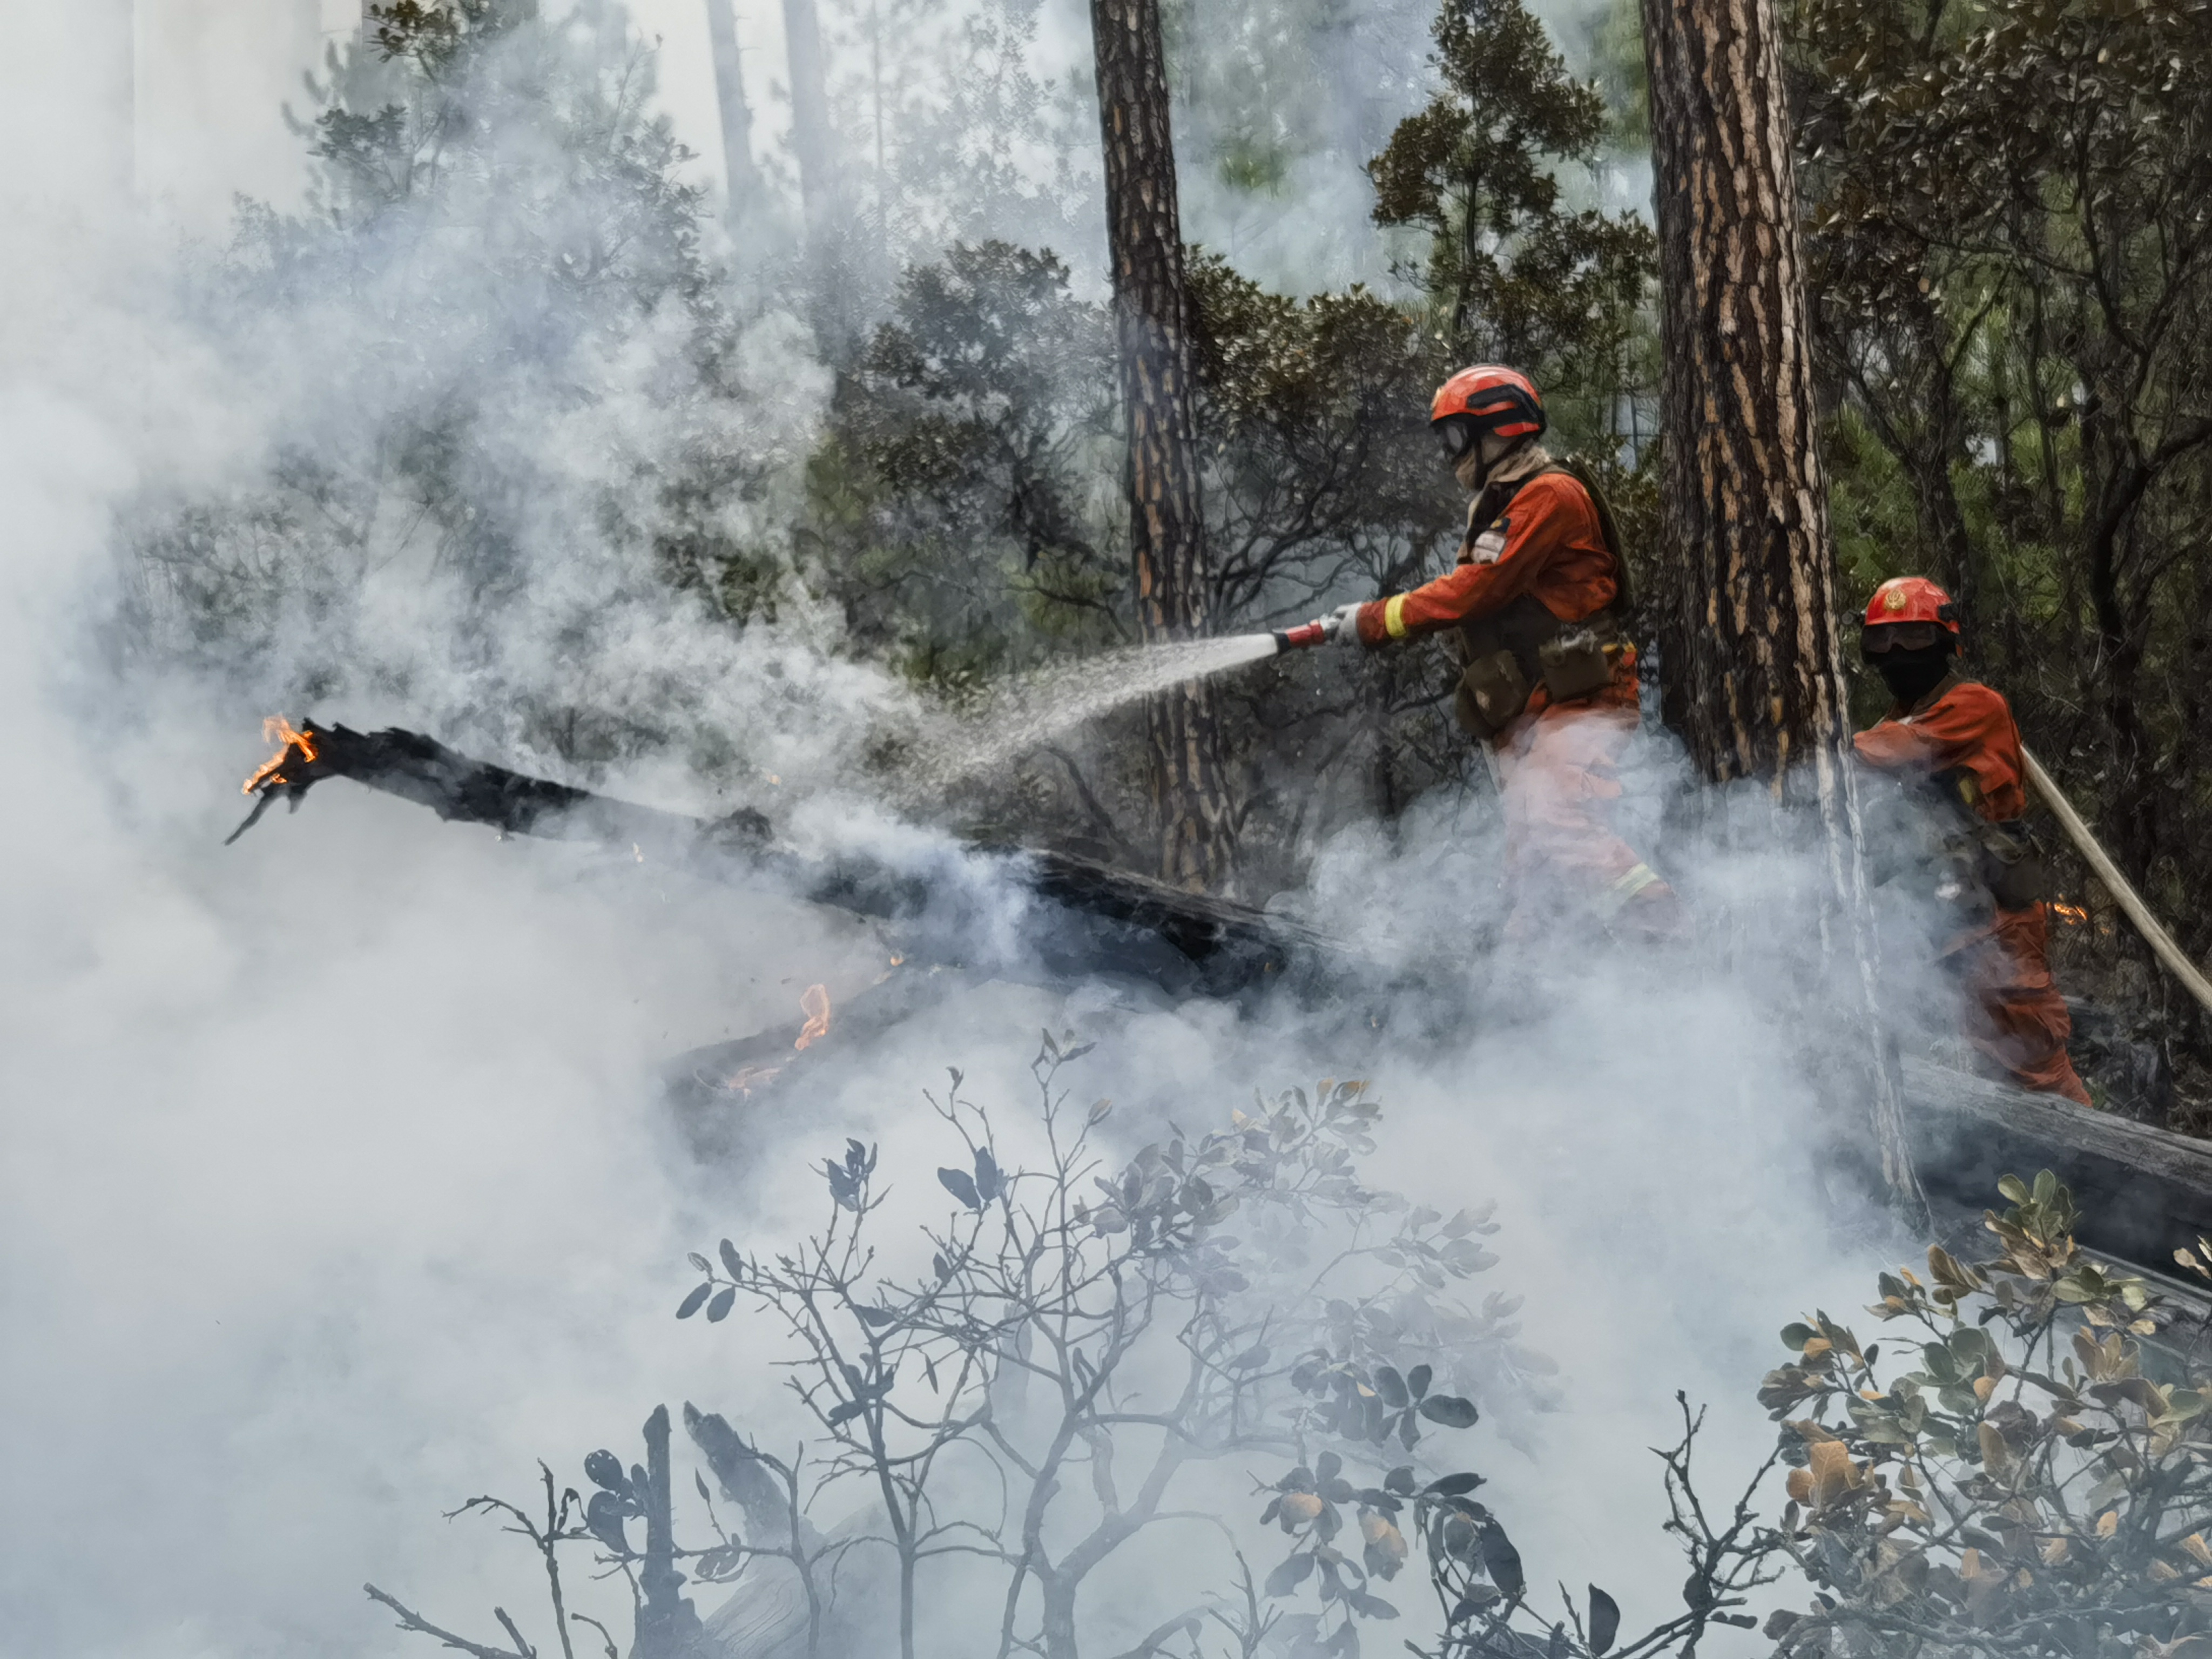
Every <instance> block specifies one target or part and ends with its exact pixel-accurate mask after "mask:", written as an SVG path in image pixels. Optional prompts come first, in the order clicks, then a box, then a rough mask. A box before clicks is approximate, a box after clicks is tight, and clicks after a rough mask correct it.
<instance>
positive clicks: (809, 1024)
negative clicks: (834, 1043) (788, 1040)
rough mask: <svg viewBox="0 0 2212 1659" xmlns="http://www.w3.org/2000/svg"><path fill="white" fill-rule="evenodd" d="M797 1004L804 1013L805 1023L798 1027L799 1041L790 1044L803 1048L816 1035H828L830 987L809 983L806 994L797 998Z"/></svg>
mask: <svg viewBox="0 0 2212 1659" xmlns="http://www.w3.org/2000/svg"><path fill="white" fill-rule="evenodd" d="M799 1007H800V1008H802V1009H804V1010H805V1013H806V1024H805V1025H803V1026H801V1027H800V1028H799V1041H798V1042H794V1043H793V1044H792V1045H791V1046H792V1047H793V1048H805V1047H806V1045H807V1044H808V1043H810V1042H813V1041H814V1040H815V1038H817V1037H825V1036H829V987H828V986H826V985H810V986H808V987H806V994H805V995H804V996H802V997H800V998H799Z"/></svg>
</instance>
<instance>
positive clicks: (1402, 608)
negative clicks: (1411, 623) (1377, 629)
mask: <svg viewBox="0 0 2212 1659" xmlns="http://www.w3.org/2000/svg"><path fill="white" fill-rule="evenodd" d="M1383 632H1384V633H1385V634H1388V635H1389V636H1390V637H1391V638H1392V639H1394V640H1402V639H1404V638H1405V637H1406V596H1405V595H1404V594H1403V593H1393V594H1392V595H1391V596H1390V597H1389V599H1385V600H1383Z"/></svg>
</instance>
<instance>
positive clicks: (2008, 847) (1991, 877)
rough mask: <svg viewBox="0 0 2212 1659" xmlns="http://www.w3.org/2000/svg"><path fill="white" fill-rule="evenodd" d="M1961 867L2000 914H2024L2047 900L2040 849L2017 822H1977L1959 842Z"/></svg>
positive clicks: (2046, 874)
mask: <svg viewBox="0 0 2212 1659" xmlns="http://www.w3.org/2000/svg"><path fill="white" fill-rule="evenodd" d="M1959 839H1960V847H1959V851H1960V854H1961V855H1962V857H1961V860H1960V861H1961V863H1962V864H1966V865H1968V866H1971V868H1972V874H1973V879H1974V881H1975V883H1976V884H1978V886H1979V887H1980V888H1981V889H1982V890H1983V891H1984V892H1986V893H1987V894H1988V895H1989V896H1990V899H1991V901H1992V902H1995V904H1996V908H1998V909H2000V910H2025V909H2026V908H2027V907H2028V906H2029V905H2031V904H2034V903H2038V902H2040V901H2041V900H2042V899H2044V898H2045V897H2046V896H2049V894H2050V891H2051V878H2050V875H2049V872H2047V871H2046V869H2045V866H2044V861H2043V848H2041V847H2039V846H2038V845H2037V844H2036V840H2035V837H2034V836H2032V835H2030V834H2029V833H2028V829H2027V823H2025V821H2023V820H2021V819H2020V818H2013V819H2011V820H2009V821H2008V822H2006V823H1990V822H1989V821H1988V820H1987V819H1986V818H1977V819H1975V821H1974V826H1973V828H1972V829H1969V830H1967V831H1966V834H1965V835H1963V836H1960V838H1959Z"/></svg>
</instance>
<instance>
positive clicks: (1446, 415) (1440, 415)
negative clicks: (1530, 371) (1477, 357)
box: [1429, 363, 1545, 456]
mask: <svg viewBox="0 0 2212 1659" xmlns="http://www.w3.org/2000/svg"><path fill="white" fill-rule="evenodd" d="M1429 426H1430V428H1431V429H1432V430H1433V431H1435V432H1436V434H1437V435H1438V436H1439V437H1440V438H1441V439H1443V446H1444V448H1445V449H1446V450H1447V451H1448V452H1449V453H1451V454H1453V455H1455V456H1458V455H1464V454H1465V453H1467V452H1468V450H1470V449H1472V448H1474V441H1475V439H1476V438H1477V437H1479V436H1482V435H1492V436H1495V437H1499V438H1533V437H1534V436H1535V435H1537V434H1538V433H1540V432H1541V431H1542V430H1543V429H1544V426H1545V421H1544V399H1543V397H1542V395H1541V393H1539V392H1537V390H1536V387H1535V384H1534V382H1533V381H1531V380H1529V379H1528V376H1527V375H1525V374H1522V373H1521V371H1520V370H1518V369H1515V368H1506V367H1505V366H1504V365H1503V364H1502V363H1477V364H1476V365H1475V366H1474V368H1462V370H1460V372H1459V373H1458V374H1455V375H1453V376H1452V377H1451V379H1449V380H1446V381H1445V382H1444V383H1443V385H1442V386H1438V387H1437V395H1436V398H1435V399H1434V400H1433V401H1432V402H1431V404H1430V405H1429Z"/></svg>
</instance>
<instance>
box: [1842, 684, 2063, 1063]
mask: <svg viewBox="0 0 2212 1659" xmlns="http://www.w3.org/2000/svg"><path fill="white" fill-rule="evenodd" d="M1851 742H1852V744H1854V745H1855V746H1856V747H1857V750H1858V755H1859V758H1860V759H1861V760H1862V761H1864V762H1865V763H1867V764H1868V765H1869V766H1872V767H1875V768H1877V769H1880V770H1881V771H1885V772H1910V773H1918V774H1922V775H1934V774H1936V773H1938V772H1951V771H1955V772H1958V773H1960V775H1962V776H1963V777H1965V778H1967V779H1971V780H1972V788H1971V789H1970V790H1967V791H1966V792H1965V793H1966V794H1967V795H1968V796H1970V797H1971V799H1972V805H1973V809H1974V811H1976V812H1978V813H1979V814H1980V815H1981V816H1982V817H1984V818H1987V819H1988V820H1990V822H1991V823H2005V822H2007V821H2008V820H2009V819H2012V818H2016V817H2020V816H2021V814H2023V813H2024V812H2026V811H2027V790H2026V788H2025V787H2024V785H2023V780H2024V779H2025V777H2026V775H2027V765H2026V763H2024V762H2023V761H2022V760H2021V744H2020V727H2019V726H2017V725H2015V723H2014V721H2013V717H2012V708H2011V705H2010V704H2008V703H2007V702H2005V700H2004V698H2003V697H2002V696H2001V695H2000V694H1999V693H1997V692H1996V691H1993V690H1990V688H1989V687H1988V686H1986V685H1980V684H1976V683H1975V682H1974V681H1972V680H1961V679H1955V678H1954V679H1948V680H1946V681H1944V682H1943V684H1941V685H1939V686H1937V687H1936V690H1933V691H1931V692H1929V694H1928V696H1926V697H1924V698H1923V699H1922V701H1921V702H1920V703H1919V704H1918V705H1917V706H1916V707H1914V708H1910V709H1907V708H1892V709H1891V710H1890V712H1889V713H1888V714H1887V715H1885V716H1884V717H1883V718H1882V720H1881V722H1880V723H1879V724H1878V725H1876V726H1873V727H1872V728H1870V729H1869V730H1868V731H1864V732H1860V733H1858V735H1857V736H1856V737H1855V738H1852V739H1851ZM2049 926H2050V922H2049V917H2048V913H2047V912H2046V911H2045V908H2044V907H2043V906H2042V905H2041V904H2031V905H2028V906H2027V907H2026V908H2022V909H2018V910H2003V909H2001V910H1999V911H1997V912H1996V917H1995V919H1994V920H1993V921H1991V922H1990V925H1989V926H1988V927H1983V928H1978V929H1976V930H1974V931H1973V932H1972V933H1968V934H1966V936H1964V937H1963V938H1960V939H1954V941H1952V943H1951V945H1949V946H1948V948H1947V949H1946V951H1945V952H1944V954H1945V955H1946V956H1948V957H1953V958H1954V960H1955V961H1956V962H1957V963H1958V964H1959V968H1960V973H1961V974H1962V975H1963V976H1964V978H1965V980H1966V987H1967V988H1968V990H1969V991H1970V992H1971V993H1972V995H1973V999H1974V1001H1975V1003H1976V1004H1977V1005H1978V1010H1977V1012H1978V1018H1976V1019H1975V1020H1974V1021H1973V1022H1972V1024H1971V1026H1970V1029H1969V1031H1968V1035H1969V1036H1971V1037H1972V1040H1973V1042H1975V1044H1976V1045H1977V1046H1978V1047H1979V1048H1981V1049H1983V1050H1984V1052H1985V1053H1987V1054H1990V1056H1991V1057H1992V1058H1994V1059H1995V1060H1997V1061H1998V1062H1999V1063H2000V1064H2002V1066H2004V1067H2005V1068H2006V1069H2007V1070H2008V1071H2009V1072H2010V1073H2012V1074H2013V1077H2014V1078H2015V1080H2017V1081H2018V1082H2020V1083H2021V1084H2022V1085H2025V1086H2026V1087H2027V1088H2030V1089H2039V1090H2043V1091H2047V1092H2050V1093H2052V1094H2060V1095H2064V1096H2065V1097H2067V1098H2068V1099H2069V1100H2073V1101H2076V1102H2079V1103H2081V1104H2082V1105H2084V1106H2086V1105H2087V1104H2088V1103H2089V1094H2088V1091H2087V1090H2086V1089H2084V1088H2083V1087H2082V1086H2081V1079H2080V1078H2079V1077H2077V1076H2076V1075H2075V1071H2074V1066H2073V1062H2072V1061H2071V1060H2069V1058H2068V1057H2067V1053H2066V1043H2067V1039H2068V1038H2069V1036H2072V1034H2073V1020H2072V1018H2070V1017H2069V1015H2068V1013H2067V1011H2066V1000H2065V998H2064V997H2063V996H2061V995H2060V994H2059V991H2058V983H2057V980H2055V979H2054V978H2053V977H2052V976H2051V959H2050V954H2049V934H2048V929H2049Z"/></svg>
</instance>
